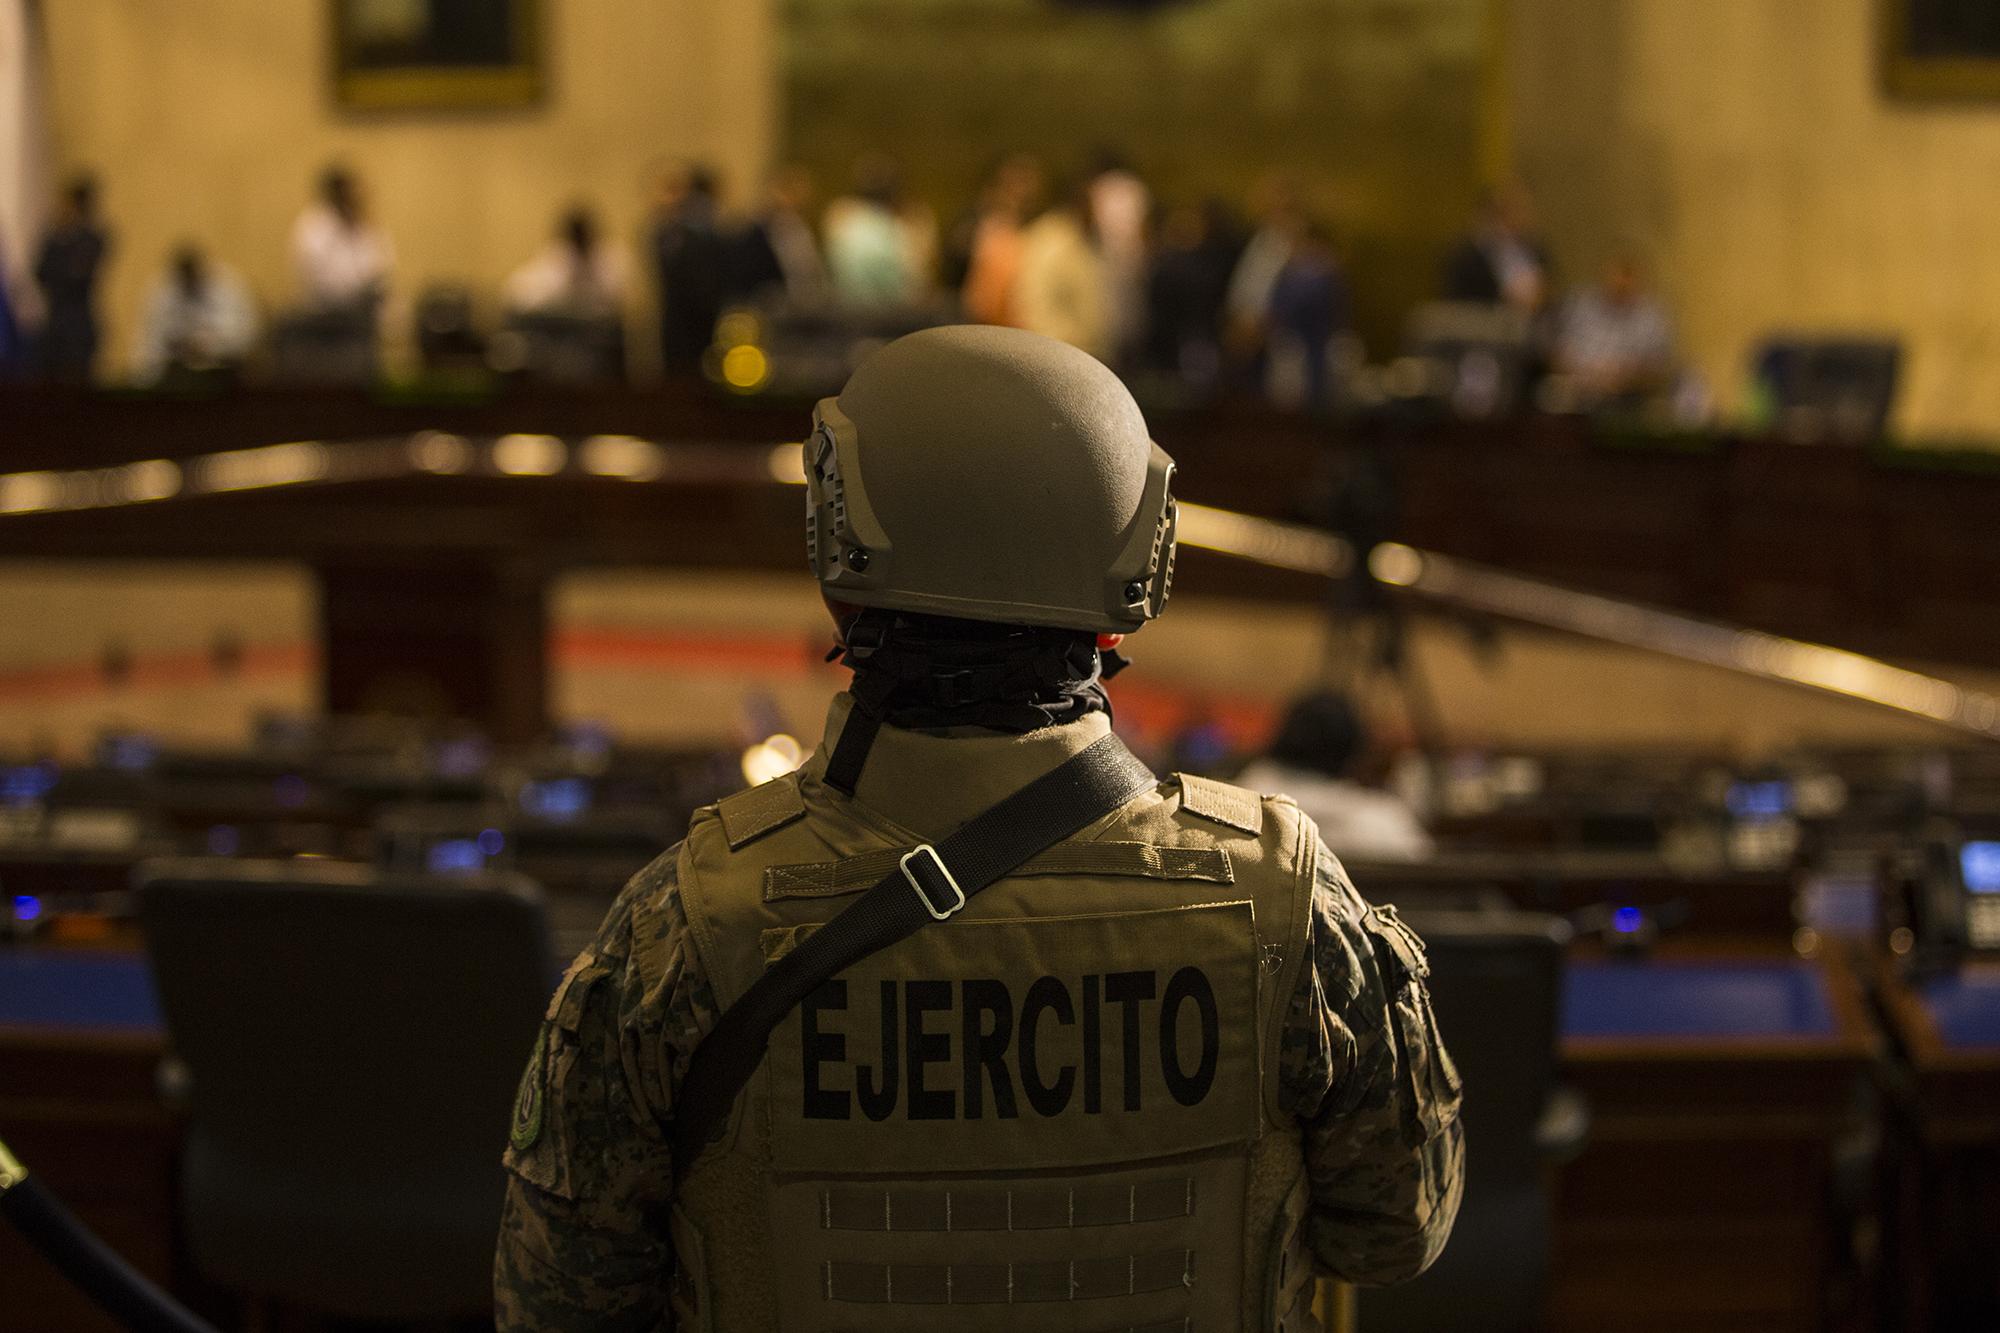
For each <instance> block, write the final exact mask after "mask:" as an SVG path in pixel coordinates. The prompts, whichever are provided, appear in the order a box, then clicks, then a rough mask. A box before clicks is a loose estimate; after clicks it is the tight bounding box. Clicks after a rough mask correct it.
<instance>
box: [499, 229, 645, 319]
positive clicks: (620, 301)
mask: <svg viewBox="0 0 2000 1333" xmlns="http://www.w3.org/2000/svg"><path fill="white" fill-rule="evenodd" d="M629 273H630V270H629V269H628V267H627V266H626V263H625V257H624V256H623V255H621V254H619V253H618V252H617V251H616V250H614V249H612V248H610V247H609V246H604V245H597V246H593V247H591V251H590V253H589V254H588V255H587V256H586V255H579V254H578V253H577V252H576V249H575V247H574V246H571V245H569V244H568V243H567V242H565V241H561V240H553V241H550V242H549V243H548V244H547V245H546V246H544V247H543V248H542V250H541V252H540V253H539V254H537V255H536V256H535V257H534V258H533V259H530V260H529V261H528V262H527V263H525V264H523V265H521V267H519V268H517V269H515V270H514V271H513V273H511V274H509V275H508V278H507V281H506V283H505V285H504V286H503V287H502V288H501V299H502V300H503V301H504V302H505V304H506V306H507V309H508V310H510V311H512V312H515V313H517V314H537V315H575V316H579V317H582V318H590V319H607V318H612V317H614V316H616V315H617V314H618V313H619V312H620V311H621V310H623V309H624V307H625V291H626V284H627V281H628V275H629Z"/></svg>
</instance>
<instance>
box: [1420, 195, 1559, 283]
mask: <svg viewBox="0 0 2000 1333" xmlns="http://www.w3.org/2000/svg"><path fill="white" fill-rule="evenodd" d="M1551 281H1552V278H1551V270H1550V267H1549V255H1548V250H1547V248H1546V247H1544V246H1543V244H1542V241H1541V237H1540V235H1539V234H1538V233H1537V231H1536V229H1535V204H1534V199H1533V198H1532V197H1531V196H1530V195H1529V194H1528V190H1527V187H1526V186H1525V185H1523V184H1521V182H1519V181H1508V182H1506V183H1504V184H1502V185H1499V186H1496V187H1495V188H1493V189H1491V190H1488V191H1486V192H1485V193H1484V194H1482V195H1481V196H1480V199H1479V206H1478V213H1477V215H1476V217H1475V218H1474V221H1473V226H1472V230H1471V231H1470V232H1468V233H1467V234H1466V235H1465V237H1464V238H1463V239H1461V240H1460V241H1459V243H1458V244H1457V246H1455V247H1454V248H1453V250H1452V252H1451V254H1450V256H1449V257H1448V258H1447V259H1446V260H1445V264H1444V293H1443V294H1444V299H1445V300H1447V301H1464V302H1467V303H1469V304H1473V305H1505V306H1511V307H1512V308H1514V309H1516V310H1519V311H1520V312H1522V313H1523V314H1525V315H1530V316H1532V315H1537V314H1539V313H1540V312H1541V311H1542V310H1543V309H1544V307H1546V306H1547V304H1548V302H1549V298H1550V295H1551Z"/></svg>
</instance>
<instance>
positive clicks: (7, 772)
mask: <svg viewBox="0 0 2000 1333" xmlns="http://www.w3.org/2000/svg"><path fill="white" fill-rule="evenodd" d="M56 777H57V772H56V766H55V765H54V764H24V765H22V766H20V767H18V768H0V802H5V803H6V804H8V805H33V804H34V803H35V802H37V801H39V800H41V799H42V798H43V797H44V796H47V795H48V794H49V793H50V792H51V791H53V790H55V785H56Z"/></svg>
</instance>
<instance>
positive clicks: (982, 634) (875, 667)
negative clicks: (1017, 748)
mask: <svg viewBox="0 0 2000 1333" xmlns="http://www.w3.org/2000/svg"><path fill="white" fill-rule="evenodd" d="M1098 643H1099V641H1098V640H1097V639H1096V638H1095V636H1093V635H1091V634H1090V633H1088V632H1087V631H1075V630H1061V629H1037V628H1029V627H1022V626H997V625H986V624H982V623H980V622H977V621H966V620H953V619H950V618H947V617H942V616H921V615H912V614H909V613H904V612H896V611H889V610H881V609H869V610H864V611H862V612H860V613H859V614H858V615H856V616H854V617H853V618H852V619H851V620H848V621H846V622H845V623H844V624H843V626H842V635H841V642H840V643H839V644H838V645H836V646H835V648H834V649H833V651H832V652H831V653H829V654H828V655H827V657H828V660H829V661H831V660H833V659H834V658H836V657H838V658H839V659H840V662H841V664H842V665H844V666H848V667H851V668H853V670H854V682H853V684H852V685H851V686H850V687H849V692H850V693H851V694H852V695H853V698H854V707H853V709H852V710H851V711H850V712H849V713H848V717H847V723H846V725H845V726H843V727H842V728H841V732H840V739H839V740H837V741H836V742H835V743H834V747H833V752H832V754H831V755H829V756H828V759H827V766H826V774H825V778H824V780H825V782H826V783H827V785H828V786H830V787H833V788H835V789H836V790H838V791H841V792H844V793H845V794H847V795H849V796H852V795H853V794H854V788H855V785H856V784H857V783H858V782H859V781H860V778H861V769H862V766H863V765H865V764H866V763H867V762H868V752H869V750H870V748H871V747H872V746H873V745H874V743H875V736H876V733H877V732H878V731H880V730H881V728H882V725H883V724H884V723H885V722H886V723H888V724H890V725H892V726H899V727H907V728H911V729H942V728H946V727H966V726H970V727H984V728H987V729H989V730H993V731H1001V732H1016V733H1018V732H1027V731H1037V730H1040V729H1041V728H1043V727H1048V726H1055V725H1057V724H1058V723H1063V722H1073V721H1075V720H1076V719H1078V718H1081V717H1087V716H1089V715H1090V714H1091V713H1095V712H1100V711H1101V712H1103V713H1105V714H1107V715H1109V714H1110V712H1111V699H1110V697H1109V696H1108V695H1107V694H1106V693H1105V692H1104V686H1103V682H1104V681H1105V680H1108V679H1110V678H1111V677H1112V676H1115V675H1117V674H1118V672H1120V671H1122V670H1123V669H1124V668H1125V666H1126V665H1127V663H1126V660H1125V658H1124V657H1123V656H1121V655H1120V654H1119V653H1118V652H1117V651H1116V650H1115V649H1113V648H1109V647H1099V646H1098Z"/></svg>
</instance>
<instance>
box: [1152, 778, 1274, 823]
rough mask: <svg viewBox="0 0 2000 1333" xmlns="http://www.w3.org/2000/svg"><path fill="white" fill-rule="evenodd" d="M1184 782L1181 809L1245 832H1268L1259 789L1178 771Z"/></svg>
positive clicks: (1181, 780) (1181, 781) (1182, 782)
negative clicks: (1252, 789)
mask: <svg viewBox="0 0 2000 1333" xmlns="http://www.w3.org/2000/svg"><path fill="white" fill-rule="evenodd" d="M1174 776H1175V777H1177V778H1179V779H1180V784H1181V809H1183V810H1185V811H1187V812H1188V813H1189V814H1191V815H1199V816H1201V817H1202V818H1203V819H1209V820H1213V821H1215V822H1216V823H1218V824H1227V825H1228V826H1229V827H1230V828H1233V829H1241V830H1242V831H1243V832H1245V833H1253V834H1254V833H1262V832H1263V831H1264V802H1263V798H1261V797H1260V796H1258V795H1257V793H1256V792H1254V791H1251V790H1249V789H1248V788H1245V787H1232V786H1230V785H1229V784H1228V783H1226V782H1217V781H1216V780H1215V779H1213V778H1198V777H1195V776H1194V775H1193V774H1191V773H1176V774H1174Z"/></svg>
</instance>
